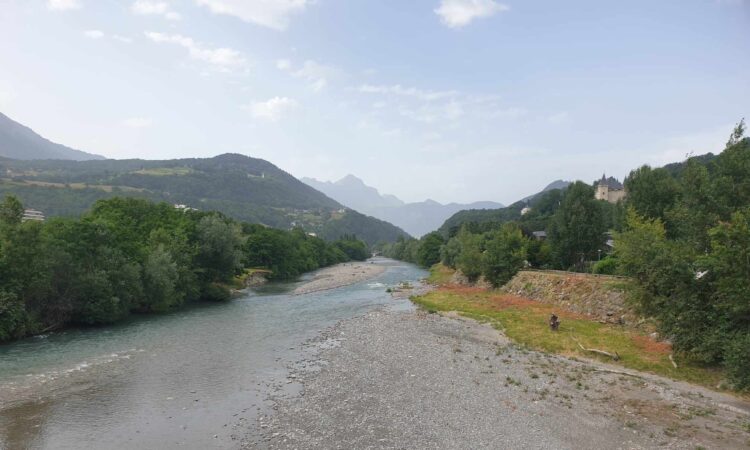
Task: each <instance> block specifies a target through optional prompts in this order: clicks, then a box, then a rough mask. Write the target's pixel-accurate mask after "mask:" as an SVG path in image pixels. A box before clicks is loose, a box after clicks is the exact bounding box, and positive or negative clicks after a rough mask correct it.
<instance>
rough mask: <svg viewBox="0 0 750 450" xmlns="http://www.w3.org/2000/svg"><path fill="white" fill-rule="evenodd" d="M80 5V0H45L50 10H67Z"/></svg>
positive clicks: (78, 7)
mask: <svg viewBox="0 0 750 450" xmlns="http://www.w3.org/2000/svg"><path fill="white" fill-rule="evenodd" d="M82 6H83V5H81V2H80V0H47V8H48V9H50V10H52V11H69V10H71V9H80V8H81V7H82Z"/></svg>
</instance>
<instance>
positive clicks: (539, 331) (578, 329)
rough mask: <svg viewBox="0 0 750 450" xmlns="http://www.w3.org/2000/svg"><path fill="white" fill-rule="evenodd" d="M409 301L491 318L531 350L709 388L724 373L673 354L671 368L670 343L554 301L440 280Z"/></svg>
mask: <svg viewBox="0 0 750 450" xmlns="http://www.w3.org/2000/svg"><path fill="white" fill-rule="evenodd" d="M433 269H435V268H434V267H433ZM431 272H432V273H435V272H437V273H438V275H436V278H437V279H439V280H444V279H445V276H444V275H443V274H444V273H445V272H444V271H443V270H441V269H440V268H438V270H432V271H431ZM412 301H413V302H414V303H416V304H418V305H420V306H422V307H424V308H425V309H427V310H430V311H443V312H447V311H457V312H459V313H460V314H462V315H464V316H466V317H469V318H473V319H476V320H479V321H482V322H489V323H491V324H492V325H493V326H494V327H495V328H497V329H500V330H502V331H503V332H504V333H505V334H506V335H507V336H508V337H509V338H510V339H512V340H514V341H515V342H516V343H518V344H521V345H523V346H525V347H528V348H530V349H534V350H541V351H545V352H549V353H556V354H561V355H566V356H573V357H575V356H581V357H586V358H595V359H600V360H602V361H606V362H611V363H613V364H619V365H621V366H624V367H627V368H630V369H635V370H640V371H644V372H650V373H654V374H657V375H662V376H665V377H669V378H673V379H677V380H684V381H689V382H691V383H696V384H701V385H704V386H708V387H711V388H714V387H715V386H716V385H717V383H718V382H719V381H720V380H721V379H722V378H723V373H722V372H721V371H719V370H716V369H712V368H706V367H702V366H698V365H696V364H692V363H690V362H689V361H681V360H680V359H676V360H677V363H678V365H679V367H678V368H677V369H675V368H674V366H673V365H672V363H671V361H670V360H669V354H670V353H671V352H672V349H671V347H670V346H669V345H668V344H666V343H663V342H656V341H654V340H653V339H651V338H650V337H649V336H648V335H646V334H643V333H641V332H638V331H636V330H631V329H627V328H625V327H622V326H618V325H611V324H603V323H600V322H596V321H593V320H590V319H589V318H587V317H585V316H581V315H576V314H572V313H568V312H566V311H562V310H561V309H560V308H559V307H555V306H553V305H548V304H545V303H541V302H536V301H533V300H529V299H525V298H521V297H517V296H513V295H507V294H502V293H498V292H491V291H485V290H482V289H479V288H467V287H456V286H444V287H442V288H440V289H438V290H435V291H432V292H430V293H428V294H426V295H423V296H417V297H413V298H412ZM553 312H554V313H555V314H557V315H558V316H559V317H560V319H561V321H562V324H561V326H560V329H559V331H557V332H554V331H552V330H550V328H549V326H548V323H547V321H548V319H549V316H550V314H552V313H553ZM576 341H578V342H580V343H581V345H583V346H584V347H586V348H595V349H599V350H604V351H607V352H610V353H614V352H617V354H619V355H620V358H621V359H620V361H618V362H613V361H612V360H611V359H608V358H606V357H600V356H597V355H594V354H592V353H590V352H585V351H583V350H581V349H580V348H579V346H578V343H577V342H576Z"/></svg>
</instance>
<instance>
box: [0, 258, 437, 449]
mask: <svg viewBox="0 0 750 450" xmlns="http://www.w3.org/2000/svg"><path fill="white" fill-rule="evenodd" d="M374 263H375V264H382V265H385V266H386V267H387V269H386V271H385V272H383V273H382V274H381V275H378V276H377V277H375V278H373V279H370V280H367V281H363V282H360V283H357V284H353V285H350V286H345V287H340V288H337V289H332V290H326V291H319V292H313V293H308V294H302V295H293V294H292V293H291V292H292V291H293V290H294V289H295V288H296V287H298V286H300V284H302V283H304V282H305V279H303V280H301V281H299V282H296V283H285V284H275V285H267V286H265V287H263V288H262V289H259V290H254V291H249V292H247V293H246V294H245V295H244V296H242V297H241V298H238V299H235V300H233V301H231V302H228V303H225V304H219V305H209V306H196V307H192V308H189V309H184V310H181V311H177V312H174V313H171V314H166V315H161V316H155V317H139V318H136V319H134V320H132V321H130V322H127V323H124V324H120V325H117V326H112V327H105V328H93V329H91V328H90V329H83V330H68V331H65V332H61V333H54V334H50V335H47V336H39V337H35V338H30V339H26V340H22V341H19V342H15V343H11V344H7V345H2V346H0V448H9V449H10V448H12V449H15V448H41V449H47V448H55V449H58V448H65V449H68V448H70V449H73V448H75V449H82V448H142V449H151V448H159V449H168V448H232V447H235V446H236V445H238V441H237V439H239V438H241V437H242V436H243V434H245V433H247V432H248V429H250V428H251V425H253V424H255V420H256V418H257V416H258V414H260V413H264V412H267V410H268V407H269V403H268V401H267V400H266V397H267V395H268V394H269V393H270V392H272V391H277V392H278V391H279V390H282V391H283V390H290V391H293V390H294V386H295V384H294V383H288V380H287V375H288V372H287V366H288V365H289V364H292V363H294V362H297V361H298V360H299V358H300V357H301V350H300V346H301V344H302V343H303V342H304V341H306V340H307V339H310V338H313V337H315V336H316V335H317V334H318V333H319V331H320V330H322V329H324V328H326V327H329V326H332V325H334V324H335V323H336V322H338V321H339V320H341V319H346V318H349V317H353V316H356V315H359V314H362V313H365V312H367V311H370V310H372V309H373V308H376V307H378V306H381V305H384V304H387V305H391V306H392V307H396V308H400V307H408V300H394V299H392V298H391V296H390V295H389V294H387V293H386V292H385V290H386V287H387V286H389V285H394V284H397V283H399V282H401V281H416V280H418V279H420V278H422V277H424V276H425V272H424V271H423V270H420V269H418V268H416V267H415V266H412V265H410V264H405V263H399V262H395V261H392V260H387V259H375V260H374ZM311 277H312V274H311V275H308V276H307V277H306V279H310V278H311Z"/></svg>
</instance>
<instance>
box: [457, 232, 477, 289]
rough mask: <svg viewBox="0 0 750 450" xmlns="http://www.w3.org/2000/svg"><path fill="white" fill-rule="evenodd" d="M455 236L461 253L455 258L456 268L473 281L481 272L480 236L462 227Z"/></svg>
mask: <svg viewBox="0 0 750 450" xmlns="http://www.w3.org/2000/svg"><path fill="white" fill-rule="evenodd" d="M456 238H457V239H458V241H459V243H460V244H461V254H460V255H459V256H458V258H456V268H457V269H458V270H460V271H461V273H463V274H464V275H465V276H466V278H468V279H469V281H475V280H477V279H478V278H479V276H480V275H481V274H482V236H481V235H478V234H473V233H470V232H469V231H468V230H466V229H465V228H462V229H461V231H459V233H458V234H457V235H456Z"/></svg>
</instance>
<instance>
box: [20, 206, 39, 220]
mask: <svg viewBox="0 0 750 450" xmlns="http://www.w3.org/2000/svg"><path fill="white" fill-rule="evenodd" d="M27 220H36V221H38V222H44V213H42V212H41V211H37V210H36V209H25V210H24V211H23V216H22V217H21V221H22V222H26V221H27Z"/></svg>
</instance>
